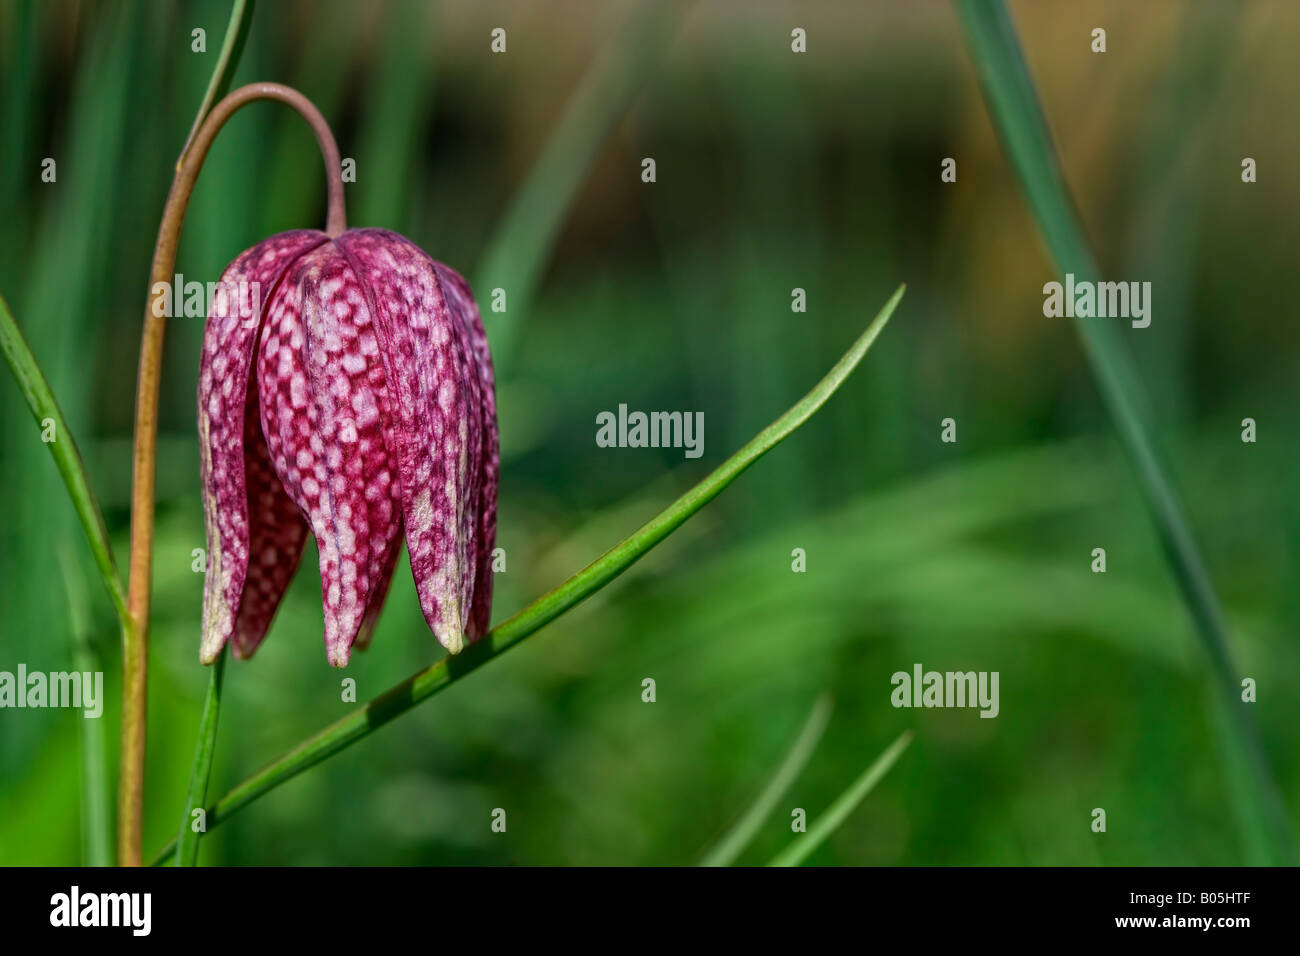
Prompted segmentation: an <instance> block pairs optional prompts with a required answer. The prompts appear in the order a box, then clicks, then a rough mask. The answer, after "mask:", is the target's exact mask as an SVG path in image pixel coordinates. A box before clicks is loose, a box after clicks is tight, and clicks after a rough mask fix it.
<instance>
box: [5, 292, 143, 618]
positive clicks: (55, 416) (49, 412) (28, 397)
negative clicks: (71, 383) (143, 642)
mask: <svg viewBox="0 0 1300 956" xmlns="http://www.w3.org/2000/svg"><path fill="white" fill-rule="evenodd" d="M0 352H3V353H4V357H5V361H6V362H7V363H9V369H10V371H12V372H13V375H14V378H15V379H16V380H17V382H18V389H19V391H21V392H22V393H23V399H24V400H25V401H26V402H27V407H28V408H29V409H31V413H32V417H33V418H34V419H35V420H36V427H37V429H38V432H37V434H38V435H40V434H41V433H42V432H45V431H46V430H47V429H48V428H51V427H52V429H53V431H52V432H51V434H52V435H53V440H52V441H48V442H46V443H45V447H46V448H48V449H49V451H50V454H51V455H52V456H54V464H55V466H56V467H57V468H58V469H59V474H60V475H61V476H62V477H63V484H64V486H65V487H66V488H67V489H68V497H70V498H71V499H72V506H73V508H75V509H76V512H77V518H78V520H79V521H80V522H81V527H82V530H84V531H85V532H86V540H87V541H88V542H89V543H90V551H91V553H92V554H93V555H94V557H95V565H96V567H98V568H99V576H100V577H101V578H102V579H103V581H104V587H106V588H107V589H108V596H109V598H110V599H111V600H112V602H113V608H114V609H115V610H116V611H117V615H118V617H119V618H120V619H121V621H122V624H123V626H126V625H127V624H128V622H129V620H130V616H129V615H128V614H127V610H126V591H125V589H124V588H123V587H122V581H121V579H120V578H118V576H117V565H116V563H115V562H114V561H113V549H112V547H111V546H110V545H109V543H108V531H107V530H106V528H105V527H104V516H103V515H102V514H100V511H99V505H98V504H97V503H96V502H95V495H94V493H93V492H92V491H91V490H90V481H89V479H87V477H86V466H85V463H84V462H82V460H81V453H80V452H78V451H77V443H76V442H75V441H74V440H73V438H72V432H71V431H70V430H69V428H68V423H67V422H66V421H64V420H63V412H61V411H59V404H58V402H56V401H55V400H54V394H53V393H52V392H51V391H50V384H49V382H47V381H46V380H45V376H44V375H43V374H42V373H41V369H40V366H39V365H37V364H36V357H35V356H34V355H32V352H31V349H29V348H28V347H27V342H26V340H24V339H23V334H22V332H21V331H19V329H18V324H17V323H16V322H15V321H14V317H13V313H11V312H10V311H9V305H8V303H7V302H5V300H4V298H3V297H2V296H0Z"/></svg>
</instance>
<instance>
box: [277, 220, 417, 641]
mask: <svg viewBox="0 0 1300 956" xmlns="http://www.w3.org/2000/svg"><path fill="white" fill-rule="evenodd" d="M258 386H259V389H260V392H261V405H262V425H263V429H264V430H265V433H266V436H267V446H268V447H269V449H270V452H271V461H272V462H273V463H274V465H275V469H276V474H278V475H279V477H280V480H281V481H282V482H283V483H284V487H285V488H286V489H287V490H288V492H289V496H290V497H291V498H293V500H294V501H295V502H296V503H297V505H298V507H299V508H300V509H301V510H302V512H303V514H305V515H306V516H307V520H308V522H309V523H310V524H311V529H312V533H313V534H314V535H315V536H316V543H317V547H318V549H319V552H320V573H321V598H322V602H323V604H324V610H325V647H326V654H327V657H328V658H329V662H330V663H331V664H333V665H334V666H336V667H342V666H343V665H344V664H346V663H347V661H348V655H349V653H350V652H351V648H352V644H353V643H354V642H355V641H356V638H357V634H358V633H359V632H360V631H361V627H362V624H363V622H364V621H365V618H366V611H367V609H368V608H369V606H370V598H371V596H372V594H373V593H374V592H375V591H376V590H378V589H381V586H382V589H386V587H387V582H386V580H385V579H384V574H385V571H387V572H388V573H390V574H391V570H392V563H391V561H390V551H391V550H392V546H393V545H394V543H395V542H396V541H397V540H398V537H399V532H400V530H401V512H400V509H399V508H398V507H397V505H396V496H397V482H396V475H395V474H394V471H393V469H392V467H391V462H390V459H391V456H390V452H389V449H388V446H387V443H386V437H385V429H384V427H383V422H382V418H381V412H380V409H381V408H382V407H385V406H386V405H387V403H388V399H387V387H386V382H385V375H384V363H383V362H382V361H381V360H380V358H379V346H378V341H377V339H376V336H375V332H374V329H373V325H372V322H371V316H370V309H369V306H368V305H367V303H366V297H365V295H364V294H363V293H362V290H361V287H360V284H359V283H358V281H357V278H356V275H355V274H354V273H353V271H352V268H351V266H350V265H349V264H348V261H347V259H345V258H344V257H343V256H342V255H341V254H340V252H339V250H338V249H337V248H336V247H335V244H334V243H330V244H328V245H325V246H321V247H320V248H318V249H315V250H313V251H312V252H310V253H308V254H307V255H305V256H303V257H302V258H301V259H299V260H298V262H297V263H296V264H295V266H294V270H293V273H292V274H291V275H290V276H289V277H288V278H287V279H286V281H285V283H284V287H283V291H282V294H281V295H280V296H278V297H277V298H276V301H275V302H274V303H273V305H272V307H271V312H270V314H269V316H268V318H267V322H266V325H265V329H264V332H263V341H262V346H261V350H260V356H259V365H258Z"/></svg>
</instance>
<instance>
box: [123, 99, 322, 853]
mask: <svg viewBox="0 0 1300 956" xmlns="http://www.w3.org/2000/svg"><path fill="white" fill-rule="evenodd" d="M255 100H277V101H279V102H281V103H284V104H285V105H287V106H290V107H292V108H293V109H295V110H297V111H298V112H299V113H300V114H302V117H303V118H304V119H305V120H307V123H308V124H309V125H310V126H311V128H312V132H314V133H315V134H316V142H317V143H318V144H319V145H320V150H321V153H322V155H323V156H324V159H325V179H326V182H327V183H328V184H329V211H328V214H327V217H326V226H325V231H326V233H328V234H329V235H330V236H337V235H340V234H341V233H342V232H343V231H344V230H345V229H346V228H347V221H346V215H345V212H344V205H343V173H342V168H341V166H340V164H339V148H338V145H337V144H336V143H335V142H334V134H333V133H331V132H330V128H329V125H328V124H327V123H326V122H325V118H324V117H323V116H321V114H320V111H319V110H318V109H316V107H315V106H313V105H312V104H311V101H309V100H308V99H307V98H306V97H305V96H303V95H302V94H301V93H299V92H298V91H297V90H293V89H290V88H289V87H287V86H281V85H280V84H278V83H250V84H249V85H248V86H241V87H240V88H239V89H237V90H235V91H234V92H233V93H231V94H230V95H229V96H227V97H225V98H224V99H222V100H221V101H220V102H219V103H217V105H216V106H214V107H213V108H212V112H211V113H209V114H208V115H207V117H206V118H205V119H204V120H203V122H202V124H201V125H200V126H199V128H198V130H197V131H196V132H195V133H194V135H193V136H192V137H191V139H190V141H189V143H188V145H187V146H186V148H185V152H184V154H183V155H182V158H181V162H180V165H179V166H178V168H177V170H176V176H175V178H174V179H173V180H172V187H171V192H169V193H168V194H167V205H166V206H165V207H164V209H163V216H162V222H161V223H160V225H159V227H158V241H157V243H156V244H155V246H154V253H153V266H152V268H151V269H150V272H149V290H150V291H149V303H148V306H147V307H146V309H145V314H144V332H143V334H142V337H141V342H140V372H139V380H138V384H137V387H136V399H135V452H134V470H133V473H132V479H131V563H130V580H129V590H128V594H127V609H128V611H129V614H130V622H129V623H128V624H127V625H126V626H124V627H123V628H122V757H121V770H120V780H119V786H118V821H117V839H118V858H119V862H120V863H121V864H122V865H123V866H139V865H140V839H141V821H142V817H143V808H144V745H145V697H146V676H147V673H148V638H149V599H150V593H151V590H152V588H151V584H152V573H153V518H154V514H153V506H154V462H155V458H156V452H157V439H158V382H159V374H160V371H161V364H162V349H163V332H164V329H165V327H166V317H165V316H164V315H163V314H162V312H163V308H162V302H161V301H160V300H161V299H162V296H163V293H162V289H160V286H162V287H164V288H166V287H168V286H169V285H170V283H171V280H172V273H173V270H174V268H175V266H176V248H177V245H178V244H179V242H180V236H181V225H182V223H183V222H184V221H185V210H186V208H187V207H188V206H189V202H190V194H191V193H192V192H193V191H194V183H195V181H196V180H197V179H198V176H199V170H200V169H201V168H202V167H203V160H204V158H206V156H207V154H208V149H209V148H210V147H211V146H212V141H213V139H215V138H216V135H217V133H218V132H219V131H220V130H221V127H222V126H224V125H225V124H226V120H228V119H230V117H231V116H232V115H233V114H234V113H235V112H236V111H237V110H239V109H240V108H241V107H243V106H246V105H247V104H249V103H252V102H253V101H255Z"/></svg>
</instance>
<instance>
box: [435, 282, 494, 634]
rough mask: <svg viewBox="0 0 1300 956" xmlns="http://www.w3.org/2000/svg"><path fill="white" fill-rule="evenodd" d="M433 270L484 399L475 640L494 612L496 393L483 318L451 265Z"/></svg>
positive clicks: (471, 630)
mask: <svg viewBox="0 0 1300 956" xmlns="http://www.w3.org/2000/svg"><path fill="white" fill-rule="evenodd" d="M433 265H434V269H435V271H436V272H437V273H438V279H439V281H440V283H441V284H442V291H443V297H444V298H445V300H446V302H447V306H448V308H450V309H451V311H452V314H453V315H455V316H456V317H457V319H459V321H460V322H461V324H462V325H464V327H465V330H466V334H467V335H468V336H469V341H470V346H471V347H472V348H473V350H474V356H475V363H474V365H475V371H476V372H477V374H478V379H479V395H480V398H481V402H482V428H483V439H482V445H481V452H480V455H479V512H478V539H477V541H478V549H477V552H476V554H475V567H476V568H477V569H478V571H477V574H476V575H475V579H474V601H473V606H472V607H471V609H470V619H469V639H470V640H471V641H473V640H477V639H478V638H480V637H482V636H483V635H484V634H486V633H487V632H488V626H489V624H490V623H491V621H490V617H491V614H492V549H493V548H494V547H495V546H496V540H497V486H498V483H499V477H498V472H499V470H500V460H501V452H500V441H499V439H498V436H497V396H496V383H495V376H494V373H493V370H492V354H491V352H489V351H488V340H487V332H486V331H485V330H484V329H483V319H482V318H481V317H480V316H479V311H478V306H477V305H476V304H475V303H474V296H473V294H472V293H471V292H470V288H469V283H468V282H466V281H465V280H464V279H463V278H462V277H461V275H460V273H459V272H457V271H456V270H454V269H450V268H448V267H447V266H444V265H443V264H442V263H440V262H435V263H434V264H433Z"/></svg>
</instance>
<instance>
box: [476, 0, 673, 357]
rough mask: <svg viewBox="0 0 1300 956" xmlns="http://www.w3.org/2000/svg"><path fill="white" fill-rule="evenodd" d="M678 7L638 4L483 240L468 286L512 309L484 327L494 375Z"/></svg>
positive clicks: (661, 49) (658, 52)
mask: <svg viewBox="0 0 1300 956" xmlns="http://www.w3.org/2000/svg"><path fill="white" fill-rule="evenodd" d="M682 6H683V4H682V0H673V2H671V3H661V2H658V0H650V2H646V3H643V4H642V5H641V7H640V8H638V9H637V10H636V11H635V13H634V14H633V15H632V16H631V18H630V19H629V20H628V22H627V23H626V24H625V25H624V26H623V29H622V32H621V34H620V36H619V38H618V40H617V41H615V42H614V43H612V44H610V45H609V48H608V49H607V50H606V51H605V53H604V54H603V55H602V56H601V57H600V58H599V59H598V60H597V61H596V63H595V64H594V65H593V66H592V67H591V69H590V70H588V71H587V74H586V75H585V76H584V77H583V79H582V82H581V84H580V85H579V87H578V89H577V90H576V91H575V92H574V94H573V96H572V98H571V99H570V100H569V103H568V105H567V106H566V107H565V110H564V115H563V116H562V117H561V119H560V122H559V124H558V125H557V126H556V127H555V131H554V132H553V133H552V134H551V138H550V139H549V140H548V141H547V143H546V147H545V149H544V150H543V151H542V155H541V156H540V157H538V160H537V162H536V163H535V164H534V166H533V168H532V170H531V172H530V173H529V174H528V178H527V180H526V181H525V182H524V185H523V186H522V187H521V188H520V189H519V191H518V193H517V194H516V195H515V198H514V200H513V202H512V204H511V206H510V209H509V211H508V212H507V213H506V217H505V219H504V220H503V222H502V223H501V226H500V227H499V228H498V230H497V232H496V235H495V238H494V239H493V240H492V242H491V243H490V244H489V245H488V250H487V252H486V253H485V254H484V259H483V264H482V266H481V267H480V268H479V269H478V270H476V272H475V275H474V280H475V281H474V283H473V285H474V290H475V292H476V293H477V294H478V296H479V298H480V299H481V298H483V297H484V295H485V293H486V292H487V291H488V290H490V289H494V288H503V289H506V290H507V293H508V295H509V308H508V309H507V310H506V311H505V312H501V313H497V314H494V315H493V316H492V319H493V321H492V325H491V327H490V328H489V330H488V331H489V333H490V335H491V338H492V358H493V361H494V363H495V364H496V368H497V377H498V378H504V377H505V376H504V370H505V369H506V367H507V365H508V363H509V361H510V358H511V355H512V348H513V345H514V340H515V335H516V334H517V324H518V317H519V316H520V315H522V314H524V313H526V311H527V309H528V305H529V302H530V301H531V299H532V297H533V292H534V290H535V289H536V287H537V282H538V277H539V276H540V274H541V271H542V267H543V266H544V265H545V263H546V259H547V256H548V255H549V254H550V251H551V247H552V246H553V245H554V244H555V239H556V237H557V236H558V235H559V231H560V226H561V225H562V224H563V221H564V213H565V210H567V209H568V208H569V206H570V205H571V204H572V202H573V197H574V196H575V195H577V192H578V187H579V186H580V185H581V184H582V182H583V179H584V177H585V175H586V172H587V168H588V167H589V166H590V165H591V162H592V160H593V159H595V156H596V152H597V150H598V149H599V148H600V145H601V143H603V142H604V141H605V137H606V136H608V135H609V131H610V130H611V129H612V128H613V126H614V124H615V123H616V122H618V119H619V117H621V116H622V115H623V114H624V113H625V112H626V111H627V108H628V106H629V105H630V104H631V102H632V99H633V97H634V96H635V95H636V93H637V92H638V91H639V90H640V89H641V86H642V84H643V83H644V82H645V80H646V78H647V77H648V76H649V75H650V72H651V70H652V69H653V68H654V65H655V64H656V63H657V62H658V59H659V57H660V56H661V55H662V54H663V52H664V49H665V48H666V47H667V45H668V41H669V39H670V38H671V36H672V34H673V31H674V28H675V27H676V25H677V21H678V19H679V17H680V15H681V10H682Z"/></svg>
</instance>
